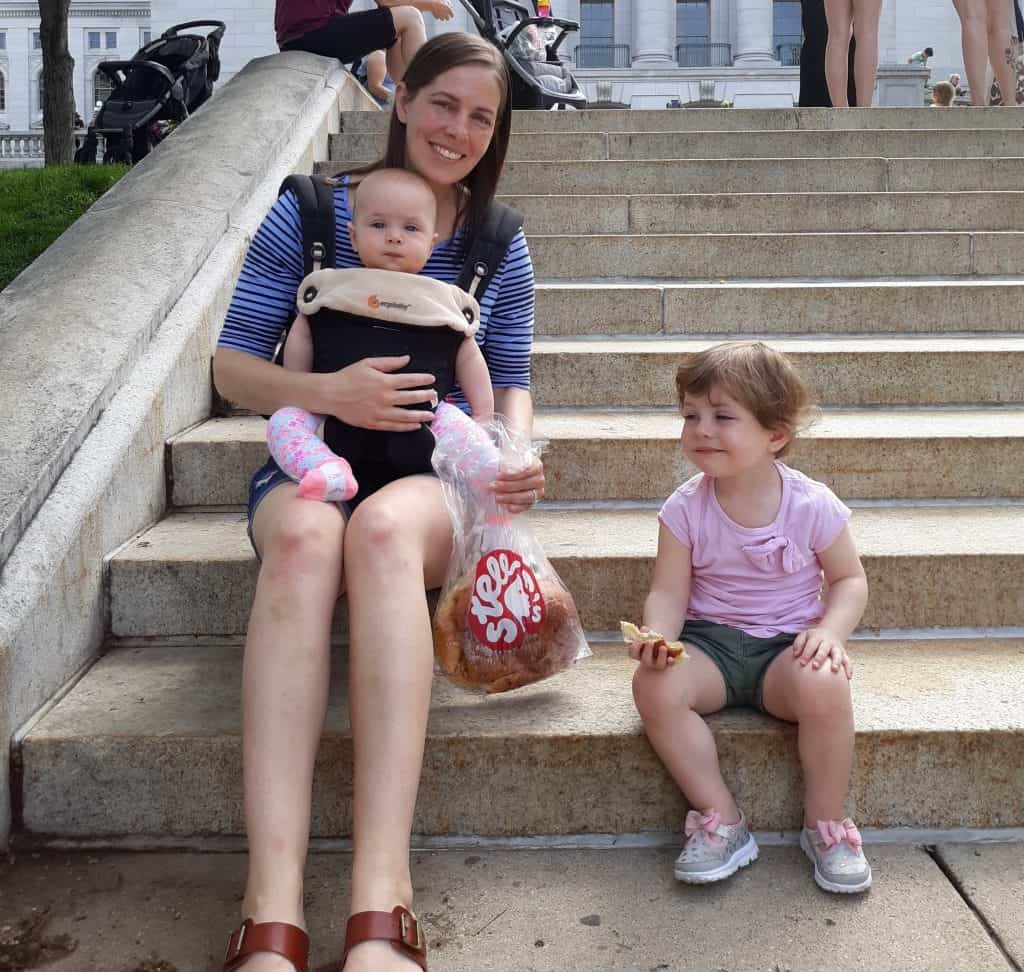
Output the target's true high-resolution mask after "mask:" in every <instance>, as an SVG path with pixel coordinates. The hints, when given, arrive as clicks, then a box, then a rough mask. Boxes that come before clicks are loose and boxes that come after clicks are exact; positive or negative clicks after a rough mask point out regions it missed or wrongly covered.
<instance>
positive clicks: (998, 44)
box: [987, 0, 1017, 108]
mask: <svg viewBox="0 0 1024 972" xmlns="http://www.w3.org/2000/svg"><path fill="white" fill-rule="evenodd" d="M987 14H988V17H987V21H988V59H989V62H990V63H991V64H992V72H993V73H994V74H995V76H996V81H998V82H999V93H1000V94H1001V95H1002V96H1003V104H1004V105H1006V106H1007V107H1010V108H1012V107H1014V106H1015V105H1016V104H1017V73H1016V71H1014V69H1013V68H1012V67H1011V66H1010V63H1009V62H1008V61H1007V60H1006V49H1007V48H1008V47H1009V46H1010V7H1009V4H1008V3H1007V2H1006V0H987Z"/></svg>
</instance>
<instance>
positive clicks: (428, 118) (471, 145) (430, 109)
mask: <svg viewBox="0 0 1024 972" xmlns="http://www.w3.org/2000/svg"><path fill="white" fill-rule="evenodd" d="M501 94H502V91H501V82H500V81H499V80H498V75H497V74H495V72H494V71H493V70H492V69H491V68H489V67H486V66H485V65H482V64H466V65H463V66H462V67H455V68H451V69H449V70H447V71H445V72H444V73H443V74H439V75H438V76H437V77H436V78H435V79H434V80H433V81H432V82H431V83H430V84H428V85H425V86H424V87H422V88H420V90H419V91H418V92H417V93H416V95H415V97H411V98H410V97H409V95H408V93H407V91H406V90H405V85H403V84H401V83H399V85H398V88H397V91H396V97H395V111H396V112H398V119H399V121H401V122H403V123H404V124H405V152H406V164H407V165H408V166H409V168H410V169H412V170H413V171H414V172H417V173H419V175H421V176H422V177H423V178H424V179H426V180H427V182H429V183H430V184H431V185H432V186H434V187H435V188H438V187H443V186H451V185H454V184H455V183H456V182H459V181H460V180H462V179H464V178H465V177H466V176H468V175H469V173H470V172H472V171H473V169H474V168H475V167H476V164H477V163H478V162H479V161H480V159H481V158H483V155H484V153H485V152H486V151H487V148H488V146H489V145H490V144H491V139H492V138H493V137H494V126H495V125H496V123H497V120H498V111H499V107H500V105H501Z"/></svg>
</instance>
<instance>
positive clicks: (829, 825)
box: [818, 817, 861, 851]
mask: <svg viewBox="0 0 1024 972" xmlns="http://www.w3.org/2000/svg"><path fill="white" fill-rule="evenodd" d="M818 836H820V837H821V841H822V843H823V844H824V845H825V849H826V850H831V849H832V848H833V847H835V846H836V844H840V843H842V842H843V841H844V840H845V841H846V843H847V844H849V845H850V847H851V848H852V849H853V850H855V851H859V850H860V848H861V839H860V831H859V830H858V829H857V825H856V824H855V823H854V822H853V821H852V820H851V819H850V818H849V817H846V818H845V819H844V820H819V821H818Z"/></svg>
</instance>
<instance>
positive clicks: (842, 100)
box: [825, 0, 877, 108]
mask: <svg viewBox="0 0 1024 972" xmlns="http://www.w3.org/2000/svg"><path fill="white" fill-rule="evenodd" d="M825 20H826V21H827V22H828V43H826V45H825V82H826V83H827V84H828V95H829V97H830V98H831V99H832V107H833V108H849V107H850V102H849V99H848V98H847V95H846V84H847V80H848V72H849V69H850V68H849V60H850V36H851V28H852V27H853V6H852V3H851V0H825ZM857 47H858V55H859V48H860V41H859V40H858V41H857ZM876 56H877V44H876ZM858 95H859V89H858ZM858 104H859V97H858Z"/></svg>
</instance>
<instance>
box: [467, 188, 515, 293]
mask: <svg viewBox="0 0 1024 972" xmlns="http://www.w3.org/2000/svg"><path fill="white" fill-rule="evenodd" d="M522 226H523V214H522V213H520V212H519V211H518V210H516V209H513V208H512V207H511V206H506V205H505V204H504V203H499V202H492V203H491V205H490V206H489V207H488V208H487V213H486V214H485V215H484V221H483V224H482V225H481V227H480V230H479V232H478V233H477V234H476V236H475V237H474V239H473V241H472V242H471V243H470V245H469V250H468V251H467V253H466V260H465V262H464V263H463V264H462V270H461V271H460V272H459V279H458V280H456V281H455V283H456V284H457V285H458V286H459V287H461V288H462V289H463V290H465V291H466V293H468V294H469V295H470V296H471V297H475V298H476V299H477V302H479V301H481V300H483V296H484V291H486V290H487V287H488V286H489V285H490V282H491V280H492V279H493V278H494V275H495V274H496V273H497V272H498V267H500V266H501V261H502V259H504V256H505V254H506V253H507V252H508V248H509V245H510V244H511V242H512V240H514V239H515V237H516V234H517V233H518V232H519V230H520V229H521V228H522Z"/></svg>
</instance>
